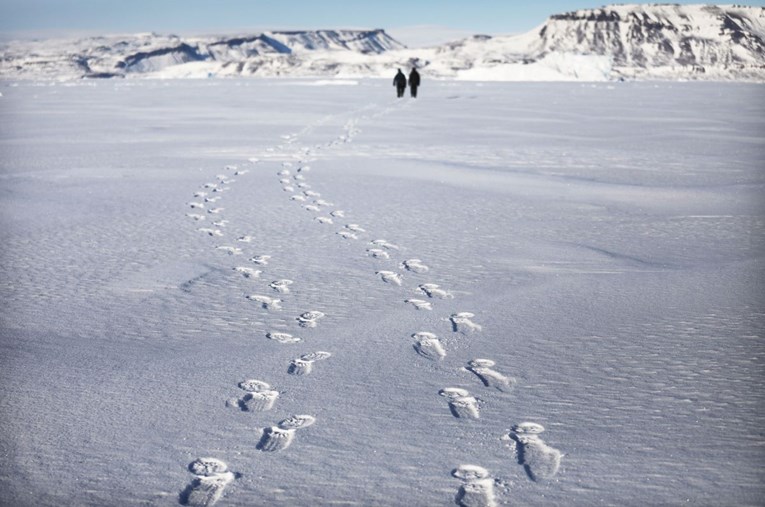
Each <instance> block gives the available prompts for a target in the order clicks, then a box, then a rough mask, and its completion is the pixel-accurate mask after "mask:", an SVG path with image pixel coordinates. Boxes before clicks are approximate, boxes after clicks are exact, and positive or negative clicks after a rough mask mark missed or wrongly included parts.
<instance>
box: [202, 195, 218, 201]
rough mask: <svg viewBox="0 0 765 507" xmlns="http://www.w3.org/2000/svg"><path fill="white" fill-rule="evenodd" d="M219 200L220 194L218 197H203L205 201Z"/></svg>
mask: <svg viewBox="0 0 765 507" xmlns="http://www.w3.org/2000/svg"><path fill="white" fill-rule="evenodd" d="M218 201H220V196H218V197H205V202H218Z"/></svg>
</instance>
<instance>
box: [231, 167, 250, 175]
mask: <svg viewBox="0 0 765 507" xmlns="http://www.w3.org/2000/svg"><path fill="white" fill-rule="evenodd" d="M248 172H250V171H249V170H248V169H240V170H239V171H236V172H234V176H242V175H244V174H247V173H248Z"/></svg>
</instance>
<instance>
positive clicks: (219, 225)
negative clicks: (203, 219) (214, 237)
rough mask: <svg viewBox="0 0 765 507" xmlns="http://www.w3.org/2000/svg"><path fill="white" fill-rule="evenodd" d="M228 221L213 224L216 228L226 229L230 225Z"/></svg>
mask: <svg viewBox="0 0 765 507" xmlns="http://www.w3.org/2000/svg"><path fill="white" fill-rule="evenodd" d="M228 222H229V221H228V220H218V221H217V222H213V225H214V226H215V227H226V226H227V225H228Z"/></svg>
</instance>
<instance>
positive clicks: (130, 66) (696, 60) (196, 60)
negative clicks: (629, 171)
mask: <svg viewBox="0 0 765 507" xmlns="http://www.w3.org/2000/svg"><path fill="white" fill-rule="evenodd" d="M0 52H2V58H0V76H2V78H5V79H25V78H29V79H79V78H108V77H163V78H187V77H213V76H214V77H224V76H261V77H274V76H295V77H298V76H299V77H390V76H392V72H393V71H394V70H395V68H397V67H411V66H417V67H418V68H421V69H422V70H423V71H424V72H425V74H426V75H427V76H428V77H431V78H433V77H435V78H456V79H476V80H577V79H578V80H608V79H706V80H708V79H714V80H754V81H765V8H761V7H740V6H710V5H616V6H609V7H603V8H600V9H588V10H579V11H575V12H569V13H564V14H557V15H554V16H551V17H550V18H549V19H548V20H547V21H546V22H545V23H544V24H542V25H540V26H539V27H537V28H536V29H534V30H532V31H530V32H528V33H525V34H522V35H517V36H502V37H489V36H485V35H477V36H474V37H471V38H468V39H464V40H461V41H456V42H453V43H450V44H444V45H441V46H436V47H431V48H424V49H407V48H406V47H405V46H404V45H403V44H401V43H400V42H398V41H396V40H395V39H393V38H392V37H390V36H389V35H388V34H387V33H385V31H384V30H380V29H377V30H313V31H289V32H285V31H276V32H263V33H258V34H249V35H242V36H236V37H232V36H228V37H225V36H224V37H183V38H182V37H177V36H172V35H170V36H163V35H157V34H139V35H131V36H108V37H92V38H84V39H76V40H42V41H15V42H10V43H6V44H3V45H1V46H0Z"/></svg>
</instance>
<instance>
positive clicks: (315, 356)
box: [287, 351, 332, 376]
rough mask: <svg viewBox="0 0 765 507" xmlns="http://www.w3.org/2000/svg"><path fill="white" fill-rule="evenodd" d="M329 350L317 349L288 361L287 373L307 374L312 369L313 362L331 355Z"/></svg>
mask: <svg viewBox="0 0 765 507" xmlns="http://www.w3.org/2000/svg"><path fill="white" fill-rule="evenodd" d="M331 356H332V354H330V353H329V352H323V351H317V352H310V353H308V354H303V355H302V356H300V357H298V358H295V359H293V360H292V361H290V365H289V367H288V368H287V373H289V374H290V375H298V376H300V375H308V374H310V373H311V372H312V371H313V363H314V362H316V361H323V360H325V359H328V358H329V357H331Z"/></svg>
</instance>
